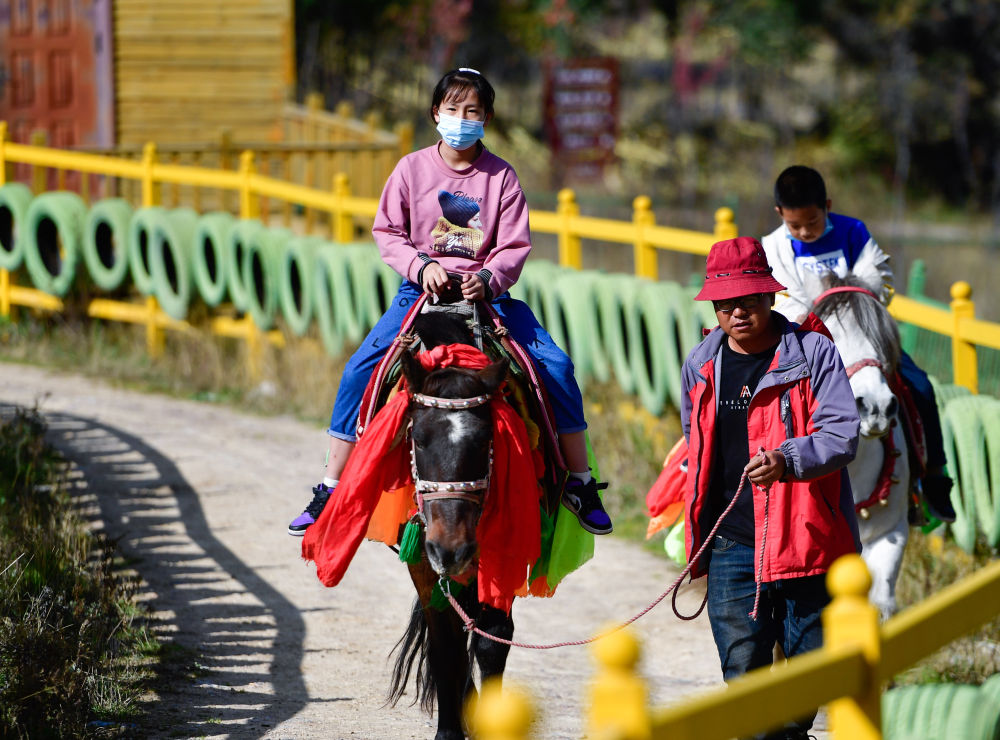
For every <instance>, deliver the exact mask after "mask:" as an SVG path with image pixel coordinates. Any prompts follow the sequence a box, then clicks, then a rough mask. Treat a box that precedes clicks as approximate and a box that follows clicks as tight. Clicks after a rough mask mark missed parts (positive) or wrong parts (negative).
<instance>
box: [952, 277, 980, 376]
mask: <svg viewBox="0 0 1000 740" xmlns="http://www.w3.org/2000/svg"><path fill="white" fill-rule="evenodd" d="M975 316H976V304H975V303H973V302H972V286H970V285H969V284H968V283H967V282H965V281H964V280H959V281H958V282H957V283H955V284H953V285H952V286H951V318H952V327H951V364H952V367H954V372H955V385H963V386H965V387H966V388H968V389H969V390H970V391H972V392H973V393H978V392H979V371H978V369H977V367H976V345H974V344H972V343H971V342H967V341H965V340H964V339H961V338H960V337H959V327H960V326H961V324H962V320H963V319H972V318H975Z"/></svg>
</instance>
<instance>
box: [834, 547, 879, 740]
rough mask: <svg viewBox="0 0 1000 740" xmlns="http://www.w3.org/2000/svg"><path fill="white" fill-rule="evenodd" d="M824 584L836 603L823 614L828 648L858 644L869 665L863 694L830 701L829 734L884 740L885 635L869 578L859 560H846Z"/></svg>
mask: <svg viewBox="0 0 1000 740" xmlns="http://www.w3.org/2000/svg"><path fill="white" fill-rule="evenodd" d="M826 582H827V588H828V589H829V590H830V595H831V596H832V597H833V600H832V601H831V602H830V605H829V606H828V607H827V608H826V609H824V610H823V641H824V643H825V646H826V647H828V648H840V647H844V646H847V645H857V646H859V647H860V648H861V650H862V653H863V655H864V658H865V662H866V663H867V665H868V681H867V682H866V687H865V689H864V692H863V693H862V694H861V695H859V696H853V697H844V698H841V699H837V700H835V701H832V702H830V729H831V731H832V732H833V737H834V738H835V740H881V737H882V709H881V696H880V688H881V687H880V686H879V684H878V682H877V680H876V677H877V675H878V670H877V669H878V662H879V659H880V658H881V654H882V636H881V632H880V629H879V622H878V609H876V608H875V607H874V606H873V605H872V604H870V603H869V602H868V589H869V588H871V585H872V577H871V574H869V572H868V568H867V566H865V561H864V560H862V559H861V556H860V555H844V556H843V557H841V558H840V559H839V560H837V562H835V563H834V564H833V567H831V568H830V572H829V573H827V579H826Z"/></svg>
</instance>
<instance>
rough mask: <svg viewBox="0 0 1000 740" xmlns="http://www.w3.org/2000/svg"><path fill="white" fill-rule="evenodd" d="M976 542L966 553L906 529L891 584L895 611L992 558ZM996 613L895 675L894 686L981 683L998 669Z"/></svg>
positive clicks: (999, 628) (999, 640) (932, 536)
mask: <svg viewBox="0 0 1000 740" xmlns="http://www.w3.org/2000/svg"><path fill="white" fill-rule="evenodd" d="M995 555H996V553H995V552H992V551H991V550H990V548H988V547H986V545H985V544H984V543H980V544H979V545H978V546H977V548H976V552H975V553H973V554H972V555H969V554H968V553H966V552H965V551H963V550H962V549H961V548H959V547H958V546H957V545H956V544H955V543H953V542H950V541H947V540H943V539H942V538H941V537H939V536H937V535H935V534H930V535H924V534H921V533H920V532H919V530H916V529H913V530H911V532H910V541H909V543H908V544H907V546H906V553H905V555H904V557H903V566H902V569H901V571H900V574H899V581H898V582H897V585H896V594H897V599H898V601H899V607H900V609H905V608H906V607H908V606H912V605H913V604H916V603H918V602H920V601H922V600H924V599H926V598H928V597H929V596H932V595H934V594H935V593H937V592H938V591H940V590H941V589H942V588H944V587H945V586H948V585H950V584H952V583H955V582H956V581H959V580H961V579H962V578H965V577H966V576H969V575H972V574H973V573H974V572H975V571H976V570H977V569H978V568H980V567H982V566H983V565H985V564H986V563H987V562H989V561H990V560H991V559H993V558H994V557H995ZM998 644H1000V617H998V618H996V619H994V620H992V621H991V622H989V623H987V624H985V625H983V626H982V627H981V628H980V629H978V630H976V631H975V632H973V633H971V634H969V635H966V636H964V637H961V638H959V639H958V640H955V641H954V642H952V643H951V644H949V645H948V646H947V647H944V648H942V649H941V650H938V651H937V652H936V653H934V654H933V655H931V656H929V657H927V658H925V659H924V660H922V661H920V662H919V663H917V664H916V665H914V666H913V667H911V668H909V669H908V670H906V671H904V672H903V673H901V674H900V675H898V676H896V678H895V683H896V684H897V685H906V684H925V683H942V682H946V683H962V684H975V685H979V684H982V683H983V682H984V681H985V680H986V679H987V678H989V677H990V676H992V675H994V674H995V673H997V672H998V671H1000V651H998V650H997V645H998Z"/></svg>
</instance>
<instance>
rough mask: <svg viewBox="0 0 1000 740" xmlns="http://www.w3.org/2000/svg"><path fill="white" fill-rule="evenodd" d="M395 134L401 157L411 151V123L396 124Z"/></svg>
mask: <svg viewBox="0 0 1000 740" xmlns="http://www.w3.org/2000/svg"><path fill="white" fill-rule="evenodd" d="M396 136H397V138H398V139H399V158H400V159H402V158H403V157H405V156H406V155H407V154H409V153H410V152H412V151H413V124H412V123H409V122H407V123H399V124H396Z"/></svg>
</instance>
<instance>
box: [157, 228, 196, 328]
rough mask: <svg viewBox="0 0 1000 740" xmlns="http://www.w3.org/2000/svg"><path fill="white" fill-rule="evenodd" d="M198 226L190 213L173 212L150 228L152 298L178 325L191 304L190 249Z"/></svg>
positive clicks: (192, 280) (192, 281)
mask: <svg viewBox="0 0 1000 740" xmlns="http://www.w3.org/2000/svg"><path fill="white" fill-rule="evenodd" d="M197 223H198V214H197V213H195V212H194V211H193V210H191V209H190V208H176V209H174V210H171V211H167V212H166V213H164V214H162V217H161V218H159V219H157V221H156V223H155V224H154V226H153V243H152V248H151V249H150V252H149V267H150V277H152V279H153V294H154V295H155V296H156V300H157V301H158V302H159V304H160V308H162V309H163V311H164V313H166V314H167V316H169V317H170V318H172V319H177V320H178V321H183V320H184V319H186V318H187V315H188V308H189V306H190V304H191V295H192V292H193V285H194V279H193V277H192V275H191V272H192V270H191V247H192V243H193V237H194V232H195V227H196V225H197Z"/></svg>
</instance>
